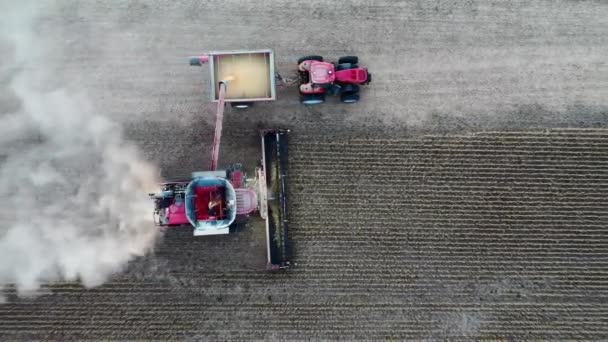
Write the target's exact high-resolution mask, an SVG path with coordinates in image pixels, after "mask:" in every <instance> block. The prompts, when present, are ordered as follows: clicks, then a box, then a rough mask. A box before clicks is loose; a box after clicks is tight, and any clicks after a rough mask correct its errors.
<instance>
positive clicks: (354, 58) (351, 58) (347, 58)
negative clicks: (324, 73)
mask: <svg viewBox="0 0 608 342" xmlns="http://www.w3.org/2000/svg"><path fill="white" fill-rule="evenodd" d="M344 63H350V64H357V63H359V57H357V56H344V57H340V59H338V64H344Z"/></svg>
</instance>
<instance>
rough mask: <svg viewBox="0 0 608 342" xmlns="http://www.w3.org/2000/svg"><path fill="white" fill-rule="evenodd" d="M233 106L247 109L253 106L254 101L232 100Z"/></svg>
mask: <svg viewBox="0 0 608 342" xmlns="http://www.w3.org/2000/svg"><path fill="white" fill-rule="evenodd" d="M230 105H231V106H232V108H238V109H246V108H249V107H252V106H253V102H230Z"/></svg>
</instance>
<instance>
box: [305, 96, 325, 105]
mask: <svg viewBox="0 0 608 342" xmlns="http://www.w3.org/2000/svg"><path fill="white" fill-rule="evenodd" d="M300 102H301V103H302V104H304V105H309V106H310V105H316V104H321V103H323V102H325V94H304V95H302V96H301V97H300Z"/></svg>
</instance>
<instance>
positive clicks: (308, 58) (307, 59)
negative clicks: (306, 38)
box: [298, 55, 323, 65]
mask: <svg viewBox="0 0 608 342" xmlns="http://www.w3.org/2000/svg"><path fill="white" fill-rule="evenodd" d="M310 60H312V61H319V62H323V57H321V56H317V55H311V56H305V57H302V58H300V59H298V65H300V64H301V63H302V62H304V61H310Z"/></svg>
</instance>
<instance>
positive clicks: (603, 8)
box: [0, 0, 608, 341]
mask: <svg viewBox="0 0 608 342" xmlns="http://www.w3.org/2000/svg"><path fill="white" fill-rule="evenodd" d="M24 1H25V0H19V1H14V4H15V5H18V4H20V3H21V2H24ZM6 2H10V1H9V0H6ZM32 3H36V4H38V2H36V1H32ZM40 3H41V4H42V7H43V10H42V14H41V15H40V16H39V17H37V19H35V20H34V22H33V23H32V24H31V25H30V26H32V31H33V32H34V33H35V34H37V35H40V36H41V37H42V39H41V40H40V41H39V40H36V39H32V41H31V42H28V43H29V44H26V45H25V47H24V46H21V47H20V48H16V47H15V46H13V45H11V44H10V43H7V42H5V41H4V40H2V34H3V32H0V56H2V59H1V60H0V114H1V115H3V116H2V118H3V119H4V114H11V113H14V112H17V111H18V110H19V109H20V108H21V107H27V106H24V105H23V104H22V103H20V100H19V98H18V97H15V96H14V95H15V94H14V89H13V87H12V80H13V79H14V78H16V76H15V75H19V73H20V72H21V68H22V67H23V65H20V64H16V65H11V64H10V61H11V59H12V56H13V55H15V56H16V55H20V56H21V57H24V56H25V59H26V60H30V59H31V58H30V57H29V54H30V53H31V52H33V51H36V52H38V49H40V51H44V53H41V54H40V52H39V54H38V55H36V56H38V57H36V58H39V57H40V56H43V57H44V58H41V57H40V60H44V63H34V64H33V65H30V67H28V68H24V69H26V71H27V72H29V73H31V74H32V75H33V76H35V77H32V79H33V80H34V81H35V82H34V83H35V84H34V85H35V87H34V88H35V90H36V92H33V94H34V95H40V94H41V93H43V92H44V91H47V90H48V91H52V90H53V91H54V90H55V89H59V90H61V91H60V92H59V93H60V94H64V95H65V98H68V99H71V98H72V97H74V98H76V99H80V97H78V96H76V95H80V92H81V91H82V92H84V93H86V101H84V100H83V102H79V101H76V102H75V104H74V105H73V106H72V107H73V108H72V107H70V108H69V109H71V110H72V111H73V112H75V113H76V115H75V117H77V118H79V117H80V116H79V114H80V109H81V108H80V107H79V106H80V105H81V104H83V107H84V108H85V109H86V108H89V107H90V110H91V111H92V112H94V113H96V114H99V115H101V116H103V117H107V118H109V119H111V120H113V121H114V122H116V123H118V124H119V126H120V127H122V128H123V129H124V136H125V138H126V139H127V140H128V141H130V142H133V143H135V144H136V145H137V147H139V148H140V149H141V151H142V154H143V156H144V157H145V159H147V160H149V161H151V162H153V163H155V164H156V165H158V166H159V168H160V172H161V175H162V176H163V177H165V178H181V177H184V176H188V175H189V174H190V172H192V171H198V170H204V169H206V168H208V167H209V159H210V155H211V146H210V144H211V142H212V139H213V131H214V126H213V125H214V115H215V104H213V103H210V101H209V97H210V92H209V89H208V84H207V81H208V77H209V75H208V71H207V70H206V69H205V68H202V69H201V68H194V67H190V66H189V65H188V57H189V56H191V55H196V54H200V53H203V52H206V51H214V50H216V51H221V50H247V49H265V48H269V49H272V50H273V51H274V52H275V64H276V70H277V71H278V72H279V73H280V74H281V76H282V77H283V78H284V80H285V83H284V84H281V85H279V86H278V87H277V91H276V93H277V100H276V101H274V102H265V103H259V104H256V105H255V106H254V107H252V108H250V109H248V110H246V111H237V110H234V109H232V108H227V110H226V113H225V120H224V126H223V138H222V145H221V149H220V166H226V165H229V164H230V163H235V162H240V163H243V165H244V166H245V168H246V169H247V171H249V172H250V173H249V175H250V176H251V175H252V174H251V171H253V170H252V168H253V166H255V163H256V162H257V161H258V160H259V158H260V140H259V137H258V129H260V128H289V129H291V130H292V133H291V136H290V145H289V164H290V166H289V221H290V222H289V234H290V236H291V240H292V243H293V249H294V262H295V264H296V265H295V267H294V268H293V269H292V270H290V271H289V272H286V273H279V274H270V273H267V272H264V271H263V269H264V266H265V261H266V245H265V231H264V226H263V223H262V222H261V220H259V219H253V220H251V221H250V222H249V223H248V224H247V225H242V226H239V227H237V232H236V233H235V234H230V235H226V236H209V237H197V238H194V237H193V236H192V231H191V230H190V229H189V228H185V229H173V230H167V231H166V232H164V233H163V236H162V238H161V239H160V240H159V241H158V242H157V244H156V246H155V249H154V251H153V253H152V254H151V255H148V256H146V257H143V258H139V259H136V260H134V261H133V262H131V263H130V264H129V265H127V266H126V268H125V269H124V270H122V271H121V272H118V273H117V274H115V275H114V276H113V277H112V278H111V279H109V280H108V282H106V283H105V284H103V285H101V286H99V287H94V288H91V289H86V288H84V287H83V286H81V285H80V284H77V283H59V284H54V285H52V286H45V287H44V289H43V290H44V291H45V293H44V294H42V295H41V296H39V297H36V298H20V297H18V296H17V291H16V289H15V288H11V287H9V288H8V289H7V291H6V292H7V297H6V302H5V303H1V304H0V341H34V340H44V341H67V340H74V341H100V340H132V341H140V340H158V341H167V340H180V341H215V340H221V341H224V340H246V341H250V340H259V341H318V340H322V341H336V340H342V341H357V340H394V341H401V340H416V341H419V340H432V341H435V340H446V339H457V340H499V341H518V340H545V341H555V340H608V229H607V219H608V105H607V102H606V99H607V98H608V96H607V95H608V64H607V63H606V56H608V35H606V27H607V24H608V22H607V18H608V5H607V4H606V2H605V1H601V0H586V1H569V0H538V1H528V0H513V1H500V0H470V1H460V2H458V1H442V0H416V1H397V0H377V1H367V0H353V1H348V2H342V1H330V0H311V1H309V2H308V3H307V4H306V5H303V4H301V3H299V2H294V1H291V0H273V1H245V0H221V1H219V0H205V1H202V0H183V1H170V0H154V1H148V0H142V1H137V0H133V1H121V0H116V1H96V0H91V1H81V0H58V1H53V2H48V3H47V2H40ZM0 5H3V3H2V0H0ZM26 12H27V11H26ZM28 13H29V12H28ZM15 22H16V23H17V24H20V25H21V23H20V21H19V20H15ZM2 23H3V21H2V20H0V24H2ZM23 25H24V24H23ZM17 26H19V25H17ZM24 26H26V25H24ZM0 28H2V26H1V25H0ZM17 36H18V37H22V36H21V35H17ZM17 45H18V44H17ZM43 48H44V49H45V50H43ZM310 54H319V55H323V56H325V58H326V59H327V60H335V59H337V58H338V57H340V56H344V55H352V54H356V55H358V56H359V58H360V63H361V65H364V66H366V67H368V68H369V70H370V72H371V73H372V74H373V82H372V83H371V84H370V85H369V86H366V87H364V89H363V90H362V91H361V102H360V103H357V104H355V105H352V106H350V105H345V104H340V103H338V100H337V99H333V98H332V99H328V101H327V103H325V104H323V105H319V106H314V107H307V106H303V105H301V104H300V103H299V101H298V92H297V86H296V84H295V83H294V82H295V81H294V80H295V77H296V76H297V72H296V70H295V69H296V61H297V59H298V58H299V57H301V56H305V55H310ZM36 58H34V60H35V61H37V60H38V59H36ZM5 61H7V63H9V65H8V67H5V64H4V63H5ZM26 65H27V64H26ZM38 88H40V89H38ZM72 95H74V96H72ZM37 100H38V97H36V96H32V103H33V104H34V106H32V108H36V109H40V108H42V107H44V106H42V105H40V104H39V103H37ZM70 103H71V102H70ZM57 107H58V108H59V109H58V110H57V112H58V113H59V114H61V111H62V108H61V106H59V105H58V106H57ZM36 114H38V113H36ZM35 117H37V118H40V117H43V115H37V116H35ZM60 117H61V115H60ZM9 118H10V117H9ZM65 121H66V122H69V121H71V120H67V119H66V120H65ZM76 121H77V120H76ZM9 123H10V122H9ZM7 127H9V129H6V131H7V132H9V133H11V132H10V128H11V127H13V126H10V125H7ZM68 127H69V126H68ZM76 133H78V132H76ZM7 135H10V134H8V133H7ZM76 135H78V134H76ZM2 138H3V139H4V137H2ZM2 143H3V144H2V145H0V147H1V148H2V151H0V163H2V162H4V157H5V156H4V153H5V151H13V153H14V151H20V148H22V147H21V146H5V145H6V143H5V142H4V140H2ZM1 165H2V164H0V166H1ZM87 165H88V164H87ZM87 165H85V166H84V168H86V167H87ZM3 200H10V199H5V198H3ZM152 209H153V208H152V203H150V211H152ZM150 229H155V227H151V228H150ZM0 235H1V234H0ZM0 238H2V236H0ZM1 242H2V240H0V246H1ZM3 265H4V264H2V263H0V271H2V269H1V267H2V266H3ZM0 273H1V272H0ZM0 298H2V297H0ZM2 300H4V298H2Z"/></svg>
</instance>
